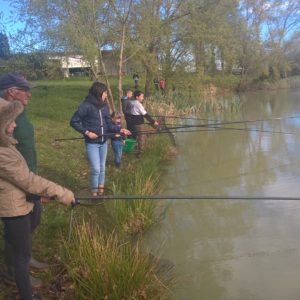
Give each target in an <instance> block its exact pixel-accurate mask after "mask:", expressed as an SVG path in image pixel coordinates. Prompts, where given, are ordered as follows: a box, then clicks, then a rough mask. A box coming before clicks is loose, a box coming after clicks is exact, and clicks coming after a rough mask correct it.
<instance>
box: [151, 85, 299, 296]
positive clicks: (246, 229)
mask: <svg viewBox="0 0 300 300" xmlns="http://www.w3.org/2000/svg"><path fill="white" fill-rule="evenodd" d="M242 101H243V106H242V108H241V110H240V111H239V112H238V113H236V114H220V115H218V116H215V117H216V118H218V119H219V120H220V121H238V120H254V119H266V121H264V122H251V123H247V124H233V125H227V126H226V127H227V128H231V129H216V130H213V131H211V130H210V131H201V132H199V131H198V132H194V133H180V134H177V135H176V140H177V142H178V155H177V156H176V157H174V159H173V160H172V161H171V163H170V164H169V165H168V166H166V169H165V172H164V176H163V177H162V180H161V192H160V194H164V195H180V196H183V195H194V196H195V195H218V196H277V197H278V196H284V197H289V196H290V197H299V198H300V91H299V90H292V91H291V90H285V91H279V92H278V91H276V92H272V93H251V94H247V95H244V96H243V98H242ZM292 116H294V117H297V116H299V118H288V117H292ZM277 117H279V118H282V119H279V120H270V119H272V118H277ZM240 129H242V130H240ZM265 131H273V133H270V132H265ZM274 132H278V133H274ZM279 132H281V133H279ZM283 132H284V133H283ZM288 133H294V134H288ZM164 203H165V202H164ZM167 204H168V205H169V208H168V210H167V213H166V217H165V219H164V220H163V221H162V222H161V223H160V224H159V225H158V226H156V227H155V228H153V230H152V231H151V232H150V233H149V234H148V236H147V239H146V245H147V247H149V248H150V249H151V251H153V252H154V253H157V255H160V256H161V257H162V258H163V259H166V260H168V261H169V262H170V263H172V264H174V271H175V276H176V278H177V285H176V287H175V288H174V292H173V295H172V299H189V300H190V299H204V300H206V299H208V300H215V299H226V300H227V299H228V300H235V299H243V300H244V299H255V300H260V299H261V300H266V299H272V300H282V299H291V300H292V299H293V300H294V299H300V283H299V278H300V237H299V236H300V201H291V200H285V201H278V200H277V201H276V200H254V201H253V200H252V201H249V200H176V201H174V200H173V201H171V200H170V201H169V202H168V203H167Z"/></svg>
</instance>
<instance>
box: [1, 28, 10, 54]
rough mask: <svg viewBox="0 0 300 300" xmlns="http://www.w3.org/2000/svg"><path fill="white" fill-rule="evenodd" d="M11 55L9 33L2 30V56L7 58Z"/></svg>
mask: <svg viewBox="0 0 300 300" xmlns="http://www.w3.org/2000/svg"><path fill="white" fill-rule="evenodd" d="M9 55H10V49H9V43H8V38H7V35H6V34H5V33H3V32H0V58H2V59H5V58H8V57H9Z"/></svg>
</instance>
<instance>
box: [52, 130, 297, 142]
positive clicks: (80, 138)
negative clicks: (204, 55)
mask: <svg viewBox="0 0 300 300" xmlns="http://www.w3.org/2000/svg"><path fill="white" fill-rule="evenodd" d="M186 128H189V129H190V130H179V129H186ZM193 128H195V129H193ZM197 128H199V127H190V126H178V127H172V128H168V129H165V130H159V131H153V130H152V131H142V132H136V133H137V134H138V135H153V134H175V133H188V132H191V133H193V132H201V131H214V130H215V129H218V130H235V131H247V132H264V133H273V134H289V135H300V133H297V132H286V131H273V130H262V129H251V128H234V127H218V126H210V127H208V128H203V127H202V128H199V129H197ZM83 139H84V137H83V136H81V137H70V138H56V139H55V140H54V141H55V142H58V141H72V140H83Z"/></svg>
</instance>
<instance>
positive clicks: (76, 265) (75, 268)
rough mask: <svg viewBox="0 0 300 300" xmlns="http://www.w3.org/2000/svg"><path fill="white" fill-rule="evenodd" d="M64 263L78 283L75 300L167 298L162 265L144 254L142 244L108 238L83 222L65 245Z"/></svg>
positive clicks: (111, 236)
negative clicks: (161, 272) (140, 245)
mask: <svg viewBox="0 0 300 300" xmlns="http://www.w3.org/2000/svg"><path fill="white" fill-rule="evenodd" d="M63 250H64V261H65V263H66V266H67V269H68V272H69V274H70V276H71V278H72V279H73V282H74V295H73V296H74V299H112V300H114V299H115V300H118V299H164V298H165V296H166V292H167V289H166V283H163V281H162V280H161V279H159V277H158V274H159V272H158V271H157V270H158V268H159V266H158V262H157V261H155V260H153V259H151V257H150V256H149V255H147V254H143V253H142V252H141V251H140V248H139V244H138V243H136V244H134V245H133V244H132V243H130V242H128V241H126V240H122V239H120V237H119V236H118V235H117V234H116V233H114V232H113V233H111V234H109V235H108V236H107V235H105V234H103V231H102V230H101V229H99V228H98V227H95V226H93V225H92V224H88V223H87V222H82V223H81V224H80V225H79V224H77V225H75V226H74V231H73V235H72V239H71V241H70V242H65V243H64V247H63Z"/></svg>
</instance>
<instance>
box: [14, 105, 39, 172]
mask: <svg viewBox="0 0 300 300" xmlns="http://www.w3.org/2000/svg"><path fill="white" fill-rule="evenodd" d="M16 124H17V127H16V128H15V130H14V138H15V139H16V140H17V141H18V144H17V145H16V148H17V149H18V150H19V152H20V153H21V154H22V156H23V157H24V158H25V160H26V162H27V165H28V168H29V170H30V171H32V172H34V173H36V170H37V160H36V150H35V140H34V129H33V126H32V124H31V123H30V122H29V120H28V118H27V115H26V112H25V110H24V111H23V112H22V113H21V114H20V115H19V116H18V117H17V119H16Z"/></svg>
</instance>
